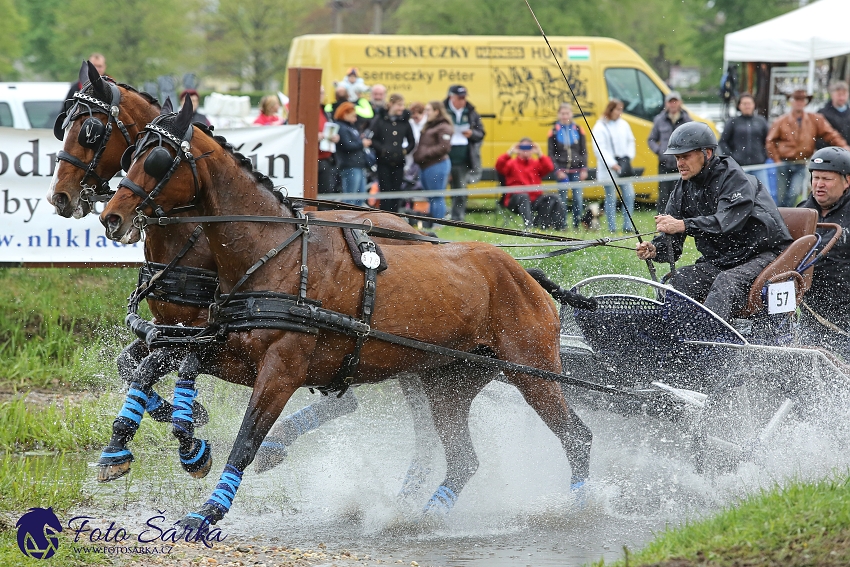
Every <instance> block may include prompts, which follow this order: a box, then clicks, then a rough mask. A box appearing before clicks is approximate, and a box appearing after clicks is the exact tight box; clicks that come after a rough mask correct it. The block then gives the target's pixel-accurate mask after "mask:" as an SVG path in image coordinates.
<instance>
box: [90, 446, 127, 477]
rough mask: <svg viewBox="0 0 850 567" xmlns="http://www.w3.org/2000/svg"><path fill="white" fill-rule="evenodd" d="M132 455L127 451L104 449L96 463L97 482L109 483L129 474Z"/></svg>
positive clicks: (114, 448)
mask: <svg viewBox="0 0 850 567" xmlns="http://www.w3.org/2000/svg"><path fill="white" fill-rule="evenodd" d="M132 462H133V453H131V452H130V451H129V450H127V449H122V448H116V447H106V448H105V449H104V450H103V452H102V453H101V454H100V459H98V461H97V481H98V482H109V481H111V480H115V479H118V478H121V477H122V476H124V475H125V474H127V473H128V472H130V463H132Z"/></svg>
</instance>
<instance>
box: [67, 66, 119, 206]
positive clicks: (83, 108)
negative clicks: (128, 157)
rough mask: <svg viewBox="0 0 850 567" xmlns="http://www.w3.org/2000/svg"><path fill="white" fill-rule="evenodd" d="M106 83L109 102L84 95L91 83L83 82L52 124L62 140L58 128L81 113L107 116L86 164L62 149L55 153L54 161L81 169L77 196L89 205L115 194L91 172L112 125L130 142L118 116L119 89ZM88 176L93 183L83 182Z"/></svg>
mask: <svg viewBox="0 0 850 567" xmlns="http://www.w3.org/2000/svg"><path fill="white" fill-rule="evenodd" d="M107 84H108V85H109V89H110V91H111V92H112V101H111V102H105V101H102V100H99V99H98V98H96V97H93V96H90V95H87V94H85V93H84V92H83V91H85V90H86V88H88V87H89V86H90V85H91V83H86V85H84V86H83V90H82V91H80V92H76V93H74V98H73V99H69V100H74V101H76V102H74V104H73V105H72V106H71V107H70V108H68V110H66V111H63V112H62V113H61V114H60V115H59V116H58V117H57V118H56V125H55V126H54V134H55V135H56V137H57V138H59V139H62V138H64V134H63V135H62V138H60V137H59V130H60V128H59V126H61V130H65V128H67V126H68V125H69V124H70V123H71V122H73V121H74V120H76V119H77V118H79V117H81V116H85V115H88V116H89V117H93V116H94V114H95V113H100V114H105V115H106V117H107V121H106V128H105V130H104V133H103V135H102V136H101V139H100V143H99V145H98V146H97V149H95V152H94V157H93V158H92V160H91V161H90V162H89V163H85V162H84V161H82V160H81V159H79V158H77V157H75V156H73V155H71V154H69V153H68V152H66V151H65V150H60V151H59V153H57V154H56V161H57V163H58V162H59V161H64V162H67V163H70V164H71V165H73V166H74V167H76V168H78V169H81V170H83V171H84V172H85V175H83V178H82V179H81V180H80V186H81V187H82V188H83V190H82V191H81V192H80V198H81V199H82V200H84V201H87V202H88V203H89V204H92V203H93V202H98V201H102V202H105V201H108V200H109V199H110V198H112V195H113V194H114V193H115V192H114V191H112V190H111V189H110V188H109V180H108V179H103V178H102V177H101V176H100V175H98V174H97V173H96V172H95V169H96V168H97V166H98V164H99V163H100V158H101V157H102V156H103V152H104V151H105V150H106V144H107V143H108V142H109V138H110V137H111V136H112V128H113V125H115V126H116V127H117V128H118V129H119V130H120V131H121V134H122V135H123V136H124V140H125V141H126V142H127V145H128V146H130V145H131V144H132V143H133V142H132V140H131V139H130V133H129V132H128V131H127V127H126V126H124V123H123V122H121V121H120V120H119V119H118V114H119V113H120V104H121V91H120V90H118V87H117V86H116V85H114V84H113V83H109V82H107ZM66 102H67V101H66ZM89 177H92V178H94V179H95V180H97V184H96V185H86V180H87V179H88V178H89Z"/></svg>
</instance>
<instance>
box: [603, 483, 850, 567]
mask: <svg viewBox="0 0 850 567" xmlns="http://www.w3.org/2000/svg"><path fill="white" fill-rule="evenodd" d="M606 565H607V566H608V567H648V566H659V567H690V566H711V567H738V566H746V565H760V566H770V567H774V566H775V567H780V566H781V567H803V566H805V565H812V566H814V565H817V566H820V567H838V566H846V565H850V479H848V478H846V477H845V478H840V479H832V480H825V481H822V482H819V483H817V484H802V483H791V484H789V485H787V486H784V487H777V488H775V489H773V490H770V491H765V492H762V493H760V494H755V495H752V496H750V497H748V498H746V499H745V500H743V501H742V502H740V503H739V504H737V505H735V506H733V507H728V508H726V509H724V510H723V511H721V512H719V513H717V514H715V515H713V516H712V517H710V518H708V519H705V520H702V521H696V522H691V523H688V524H686V525H685V526H683V527H681V528H677V529H672V530H668V531H665V532H663V533H661V534H659V535H658V537H656V539H655V540H654V541H652V542H651V543H650V544H649V545H647V546H646V548H644V549H643V550H641V551H640V552H638V553H634V554H629V556H628V558H627V559H624V560H621V561H618V562H616V563H614V564H609V563H605V562H604V561H602V562H600V563H597V564H595V567H604V566H606Z"/></svg>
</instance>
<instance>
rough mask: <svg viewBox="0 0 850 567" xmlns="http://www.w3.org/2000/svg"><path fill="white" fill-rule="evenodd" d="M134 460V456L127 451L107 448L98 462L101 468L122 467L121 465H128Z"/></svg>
mask: <svg viewBox="0 0 850 567" xmlns="http://www.w3.org/2000/svg"><path fill="white" fill-rule="evenodd" d="M132 460H133V454H132V453H131V452H130V451H128V450H127V449H120V448H118V447H107V448H105V449H104V450H103V452H102V453H101V454H100V460H98V464H99V465H101V466H108V465H120V464H121V463H126V462H127V461H132Z"/></svg>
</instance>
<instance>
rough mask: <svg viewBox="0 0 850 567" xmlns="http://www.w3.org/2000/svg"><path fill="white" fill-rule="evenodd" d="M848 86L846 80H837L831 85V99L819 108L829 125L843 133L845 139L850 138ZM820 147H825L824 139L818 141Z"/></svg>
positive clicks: (819, 112)
mask: <svg viewBox="0 0 850 567" xmlns="http://www.w3.org/2000/svg"><path fill="white" fill-rule="evenodd" d="M848 96H850V95H848V87H847V83H846V82H844V81H835V82H834V83H832V84H831V85H830V86H829V101H828V102H827V103H826V104H825V105H823V108H821V109H820V110H818V114H821V115H822V116H823V117H824V118H826V120H827V122H829V125H830V126H832V127H833V128H834V129H835V131H836V132H838V133H839V134H841V137H842V138H844V139H845V140H850V105H848V104H847V99H848ZM816 145H817V147H818V149H821V148H825V147H826V143H825V142H824V141H823V140H822V139H818V141H817V144H816Z"/></svg>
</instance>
